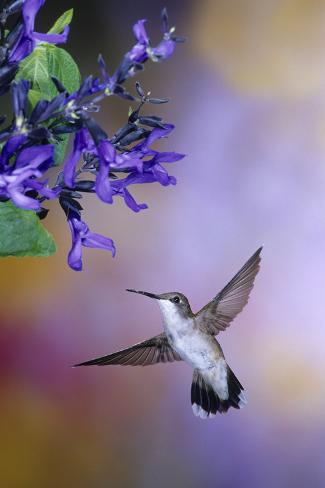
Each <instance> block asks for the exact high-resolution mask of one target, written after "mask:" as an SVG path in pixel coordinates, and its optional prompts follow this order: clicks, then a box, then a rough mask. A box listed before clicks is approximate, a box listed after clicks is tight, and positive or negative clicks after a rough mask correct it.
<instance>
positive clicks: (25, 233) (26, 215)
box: [0, 202, 56, 257]
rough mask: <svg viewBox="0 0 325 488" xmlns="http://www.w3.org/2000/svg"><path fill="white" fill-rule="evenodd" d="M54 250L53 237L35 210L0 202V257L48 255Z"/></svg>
mask: <svg viewBox="0 0 325 488" xmlns="http://www.w3.org/2000/svg"><path fill="white" fill-rule="evenodd" d="M55 251H56V245H55V242H54V239H53V237H52V236H51V234H50V233H49V232H48V231H47V230H46V229H45V227H44V226H43V225H42V224H41V222H40V220H39V218H38V217H37V215H36V214H35V212H32V211H31V210H22V209H21V208H17V207H15V205H13V204H12V203H11V202H2V203H0V257H6V256H20V257H21V256H50V255H52V254H54V253H55Z"/></svg>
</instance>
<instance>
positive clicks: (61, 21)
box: [48, 8, 73, 34]
mask: <svg viewBox="0 0 325 488" xmlns="http://www.w3.org/2000/svg"><path fill="white" fill-rule="evenodd" d="M72 17H73V8H70V10H66V11H65V12H64V13H63V14H62V15H61V16H60V17H59V18H58V20H57V21H56V22H55V23H54V24H53V26H52V27H51V29H50V30H49V31H48V34H61V32H63V30H64V28H65V27H66V26H67V25H69V24H71V21H72Z"/></svg>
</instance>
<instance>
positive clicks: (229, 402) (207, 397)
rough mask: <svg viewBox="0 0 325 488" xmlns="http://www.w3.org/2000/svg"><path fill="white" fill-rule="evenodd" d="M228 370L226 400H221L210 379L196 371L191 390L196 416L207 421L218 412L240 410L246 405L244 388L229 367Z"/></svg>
mask: <svg viewBox="0 0 325 488" xmlns="http://www.w3.org/2000/svg"><path fill="white" fill-rule="evenodd" d="M226 368H227V369H226V371H227V386H228V388H227V390H228V397H227V398H225V399H222V398H220V396H219V394H218V393H217V392H216V391H215V388H213V386H212V384H210V382H209V381H208V378H204V377H203V375H202V374H201V373H200V371H199V370H197V369H195V370H194V373H193V381H192V388H191V402H192V409H193V413H194V415H196V416H198V417H201V418H203V419H205V418H208V417H212V416H214V415H216V414H217V412H220V413H226V412H228V410H229V408H230V407H233V408H237V409H238V408H243V407H244V406H245V405H246V403H247V402H246V399H245V396H244V393H243V390H244V388H243V387H242V385H241V384H240V382H239V380H238V379H237V378H236V376H235V374H234V373H233V372H232V370H231V369H230V368H229V366H228V365H226Z"/></svg>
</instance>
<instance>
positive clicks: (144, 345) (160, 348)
mask: <svg viewBox="0 0 325 488" xmlns="http://www.w3.org/2000/svg"><path fill="white" fill-rule="evenodd" d="M181 360H182V359H181V357H180V356H179V355H178V354H177V352H175V351H173V349H172V348H171V346H170V345H169V342H168V339H167V336H166V334H164V333H163V334H159V335H157V336H155V337H152V338H151V339H148V340H146V341H143V342H139V343H137V344H134V346H131V347H128V348H126V349H122V350H120V351H117V352H113V354H109V355H108V356H103V357H100V358H96V359H91V360H90V361H85V362H84V363H80V364H75V366H93V365H96V366H106V365H108V364H121V365H123V366H127V365H128V366H148V365H150V364H157V363H168V362H170V363H172V362H173V361H181Z"/></svg>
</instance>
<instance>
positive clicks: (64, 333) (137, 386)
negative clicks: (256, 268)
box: [0, 0, 325, 488]
mask: <svg viewBox="0 0 325 488" xmlns="http://www.w3.org/2000/svg"><path fill="white" fill-rule="evenodd" d="M164 5H166V6H167V7H168V10H169V14H170V18H171V22H172V23H173V24H174V23H175V24H176V25H177V32H178V33H179V34H184V35H186V36H188V38H189V40H188V42H187V44H185V45H183V46H179V47H178V49H177V52H176V53H175V56H174V57H173V58H172V59H171V60H169V61H167V62H165V63H163V64H155V65H153V64H150V65H149V64H148V65H147V67H146V71H145V72H144V73H143V74H142V75H141V77H140V79H141V81H142V83H143V85H144V86H145V87H146V88H148V89H151V90H152V92H153V94H154V95H155V96H163V97H164V96H167V97H170V98H171V99H172V100H171V102H170V103H169V104H168V105H167V106H164V107H163V109H162V111H163V114H164V116H165V119H166V121H168V122H175V123H176V130H175V133H174V135H173V136H172V137H170V139H169V140H166V141H164V142H163V147H164V149H165V150H177V151H179V152H185V153H186V154H187V155H188V157H187V158H186V159H184V160H183V161H181V162H179V163H176V164H175V165H174V166H170V170H171V173H172V174H174V175H175V176H176V177H177V179H178V185H177V186H176V187H168V188H162V187H160V186H159V185H153V186H148V185H146V186H143V187H141V188H140V187H139V188H137V189H136V191H135V193H136V197H137V199H138V201H145V202H147V203H148V204H149V209H148V210H146V211H143V212H142V213H140V214H133V213H132V212H131V211H130V210H129V209H128V208H126V207H125V206H124V204H122V203H121V202H117V203H116V204H114V206H105V205H103V204H100V203H99V202H98V201H97V200H96V199H94V198H89V199H88V201H87V203H86V205H85V206H86V208H87V212H86V216H87V221H88V222H89V223H90V224H91V228H92V229H93V230H95V231H97V232H102V233H104V234H105V235H108V236H110V237H112V238H113V239H114V240H115V243H116V245H117V256H116V258H115V259H112V258H111V257H110V255H109V253H105V252H100V251H94V250H85V252H84V265H85V266H84V268H85V270H84V271H83V272H82V273H75V272H73V271H71V270H70V269H69V268H68V267H67V265H66V254H67V251H68V249H69V246H70V235H69V231H68V228H67V225H66V222H65V219H64V217H63V214H62V212H61V210H60V209H59V208H58V206H56V205H52V208H51V212H50V214H49V217H48V219H47V221H46V225H47V227H48V229H49V230H50V231H51V232H52V233H53V234H54V235H55V237H56V239H57V242H58V245H59V250H58V253H57V254H56V255H55V256H53V257H51V258H48V259H31V258H25V259H15V258H8V259H5V260H4V259H2V260H1V261H0V266H1V274H2V280H1V284H0V286H1V310H0V317H1V325H2V327H1V335H0V367H1V377H0V398H1V399H0V431H1V441H2V442H1V443H2V453H1V456H0V472H1V476H0V478H1V482H0V484H1V486H3V487H6V488H20V487H23V488H25V487H26V488H29V487H33V488H38V487H40V488H41V487H42V488H44V487H46V488H52V487H53V488H54V487H71V488H72V487H73V488H74V487H76V488H79V487H80V488H84V487H85V488H88V487H92V488H93V487H96V488H101V487H105V488H106V487H117V488H119V487H123V488H124V487H134V488H138V487H141V488H147V487H152V486H154V487H156V488H160V487H161V488H162V487H166V486H170V487H180V488H181V487H187V488H188V487H189V488H191V487H198V486H204V487H208V488H210V487H211V488H216V487H221V488H223V487H225V488H233V487H238V486H241V487H250V488H253V487H261V486H263V487H265V488H269V487H277V488H282V487H289V486H290V487H291V486H294V487H297V488H300V487H306V486H313V487H316V488H318V487H323V486H324V484H325V463H324V453H325V413H324V412H325V386H324V379H323V371H324V368H325V355H324V341H325V328H324V290H325V137H324V134H325V54H324V53H325V51H324V41H325V4H324V2H322V1H306V0H305V1H303V0H300V1H299V0H291V1H290V0H283V1H281V2H279V1H269V0H263V1H262V0H259V1H256V0H255V1H254V0H248V1H246V2H240V1H234V0H233V1H229V0H220V1H213V0H203V1H200V2H198V1H185V0H181V1H171V0H166V1H165V2H161V1H160V0H159V1H155V2H152V1H149V0H141V1H138V0H134V1H131V0H127V1H124V2H117V1H111V0H109V1H107V0H106V1H104V0H93V1H92V2H91V3H89V2H85V1H79V2H77V1H76V0H71V1H69V2H66V1H63V0H62V1H61V0H60V1H58V0H57V1H56V2H54V1H52V2H51V1H48V2H47V4H46V6H45V7H44V9H43V14H42V16H41V19H40V24H41V25H42V26H43V28H47V27H49V26H50V25H51V24H52V21H53V20H54V19H55V18H56V17H57V16H58V15H59V14H60V13H61V12H62V11H63V10H65V9H67V8H69V7H75V18H74V21H73V24H72V30H71V34H70V43H69V44H68V47H69V49H70V51H71V52H72V54H73V55H74V56H75V58H76V59H77V60H78V61H79V63H80V68H81V70H82V73H83V74H87V73H89V72H94V71H95V69H96V57H97V54H98V53H99V52H101V53H102V54H103V55H104V57H105V59H106V60H107V63H108V64H109V65H110V66H111V67H112V68H113V67H114V66H116V64H117V63H118V61H119V59H120V57H121V55H122V54H123V52H124V51H126V50H127V49H128V48H129V46H130V45H131V44H132V42H133V37H132V32H131V27H132V24H133V23H134V22H135V21H136V20H137V19H139V18H148V19H149V20H150V32H151V33H152V37H153V38H154V37H155V35H156V36H157V37H156V39H158V38H159V37H158V36H159V33H160V32H159V25H158V21H159V12H160V10H161V8H162V7H163V6H164ZM112 68H111V69H112ZM127 110H128V104H127V103H124V102H123V101H118V102H116V101H113V102H112V101H110V100H108V101H107V103H106V105H105V109H104V110H103V111H102V112H101V114H100V120H101V122H102V123H103V125H104V126H105V127H106V128H107V131H108V132H109V133H110V134H112V133H113V131H114V130H115V129H116V128H117V127H118V126H119V125H120V124H122V123H123V122H124V121H125V119H126V116H127ZM157 113H159V112H158V110H157ZM261 244H264V250H263V261H262V267H261V271H260V273H259V275H258V277H257V280H256V286H255V288H254V290H253V293H252V295H251V299H250V301H249V304H248V306H247V307H246V309H245V311H244V312H243V313H242V314H241V315H240V316H239V317H238V318H237V319H236V321H235V322H234V324H233V325H232V327H231V328H230V329H229V330H228V331H227V332H225V333H224V334H222V335H220V336H219V339H220V342H221V344H222V346H223V349H224V352H225V354H226V357H227V359H228V362H229V363H230V365H231V367H232V369H233V370H234V371H235V372H236V374H237V375H238V377H239V379H240V381H241V382H242V383H243V385H244V386H245V388H246V391H247V396H248V399H249V404H248V406H247V407H246V408H245V409H243V410H241V411H235V410H233V411H230V412H229V413H228V414H227V415H226V416H221V415H220V416H218V417H216V418H215V419H213V420H208V421H202V420H201V419H198V418H196V417H194V416H193V415H192V411H191V406H190V384H191V371H190V368H189V367H187V366H186V365H185V364H182V363H177V364H169V365H157V366H154V367H151V368H141V367H138V368H131V367H130V368H127V367H126V368H122V367H107V368H88V369H86V368H80V369H73V368H71V367H70V366H71V365H72V364H74V363H76V362H80V361H82V360H86V359H90V358H92V357H95V356H96V355H103V354H107V353H109V352H112V351H114V350H116V349H119V348H121V347H124V346H127V345H129V344H132V343H133V342H137V341H140V340H142V339H145V338H147V337H151V336H153V335H155V334H156V333H158V332H159V331H160V329H161V322H160V316H159V310H158V307H157V305H156V304H155V303H154V302H152V301H151V300H148V299H146V298H145V297H141V296H136V295H130V294H128V293H126V292H125V291H124V290H125V288H127V287H134V288H138V289H144V290H148V291H154V292H166V291H171V290H179V291H182V292H183V293H185V294H186V295H187V296H188V297H189V299H190V301H191V304H192V308H193V309H194V310H195V311H196V310H198V309H199V308H200V307H201V306H203V305H204V304H205V303H206V302H207V301H208V300H209V299H210V298H212V297H213V296H214V295H215V294H216V293H217V291H218V290H219V289H220V288H221V287H222V286H223V285H224V284H225V283H226V282H227V280H228V279H229V278H231V277H232V275H233V274H234V273H235V272H236V271H237V270H238V269H239V267H240V266H241V265H242V264H243V263H244V262H245V260H246V259H247V258H248V257H249V256H250V255H251V254H252V253H253V252H254V251H255V250H256V249H257V248H258V247H259V246H260V245H261Z"/></svg>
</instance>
